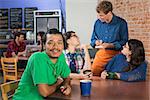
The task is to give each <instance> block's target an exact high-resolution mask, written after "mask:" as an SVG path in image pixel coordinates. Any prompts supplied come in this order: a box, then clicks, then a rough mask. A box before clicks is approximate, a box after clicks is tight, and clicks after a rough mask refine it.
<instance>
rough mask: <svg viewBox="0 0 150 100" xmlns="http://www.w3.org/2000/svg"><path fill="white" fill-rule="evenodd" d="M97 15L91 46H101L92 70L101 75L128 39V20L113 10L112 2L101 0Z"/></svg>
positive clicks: (94, 73)
mask: <svg viewBox="0 0 150 100" xmlns="http://www.w3.org/2000/svg"><path fill="white" fill-rule="evenodd" d="M96 11H97V17H98V19H97V20H96V22H95V24H94V29H93V33H92V37H91V46H92V47H94V48H99V50H98V52H97V53H96V55H95V58H94V61H93V64H92V72H93V75H97V76H99V75H100V74H101V72H102V71H103V70H104V66H105V65H106V64H107V62H108V61H109V60H110V59H111V58H112V57H113V56H115V55H116V54H118V53H119V51H120V50H121V49H122V46H123V45H125V44H126V42H127V41H128V27H127V22H126V21H125V20H124V19H122V18H120V17H118V16H116V15H115V14H114V13H113V12H112V11H113V7H112V3H111V2H109V1H105V0H104V1H101V2H100V3H99V4H98V5H97V8H96Z"/></svg>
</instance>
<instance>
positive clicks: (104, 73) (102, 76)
mask: <svg viewBox="0 0 150 100" xmlns="http://www.w3.org/2000/svg"><path fill="white" fill-rule="evenodd" d="M107 76H108V74H107V72H106V70H104V71H103V72H102V73H101V78H102V79H106V77H107Z"/></svg>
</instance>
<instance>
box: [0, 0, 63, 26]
mask: <svg viewBox="0 0 150 100" xmlns="http://www.w3.org/2000/svg"><path fill="white" fill-rule="evenodd" d="M60 2H61V3H62V4H60ZM25 7H38V9H39V10H53V9H62V10H63V11H62V12H63V13H64V10H65V0H0V8H25ZM23 13H24V12H23ZM64 17H65V13H64ZM23 22H24V15H23ZM23 26H24V25H23Z"/></svg>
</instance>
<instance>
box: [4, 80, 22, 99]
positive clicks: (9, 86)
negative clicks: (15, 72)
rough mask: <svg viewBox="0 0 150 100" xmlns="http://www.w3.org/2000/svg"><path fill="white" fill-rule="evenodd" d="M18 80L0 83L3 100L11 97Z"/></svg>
mask: <svg viewBox="0 0 150 100" xmlns="http://www.w3.org/2000/svg"><path fill="white" fill-rule="evenodd" d="M19 81H20V80H15V81H10V82H6V83H3V84H1V91H2V98H3V100H8V99H10V98H12V96H13V94H14V92H15V90H16V89H17V87H18V83H19Z"/></svg>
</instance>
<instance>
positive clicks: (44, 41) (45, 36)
mask: <svg viewBox="0 0 150 100" xmlns="http://www.w3.org/2000/svg"><path fill="white" fill-rule="evenodd" d="M47 34H60V35H61V36H62V38H63V43H64V47H65V46H66V42H65V39H64V36H63V34H62V33H61V32H59V30H58V29H56V28H52V29H49V30H48V31H47V32H46V34H44V36H43V38H42V42H43V43H42V44H44V45H45V43H46V40H47Z"/></svg>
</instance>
